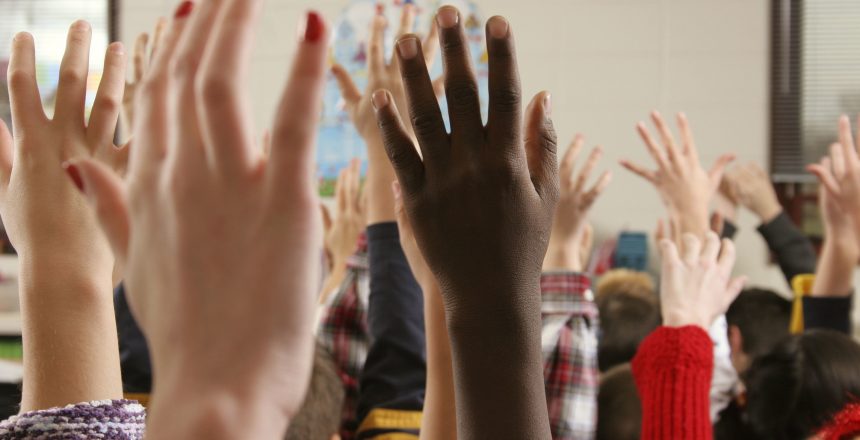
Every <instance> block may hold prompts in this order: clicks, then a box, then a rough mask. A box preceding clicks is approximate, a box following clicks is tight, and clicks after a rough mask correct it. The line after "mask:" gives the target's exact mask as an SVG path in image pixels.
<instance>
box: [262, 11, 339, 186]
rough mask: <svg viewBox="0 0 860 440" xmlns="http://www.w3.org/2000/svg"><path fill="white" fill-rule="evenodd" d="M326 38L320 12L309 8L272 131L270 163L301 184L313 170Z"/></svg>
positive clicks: (326, 32) (280, 176) (311, 176)
mask: <svg viewBox="0 0 860 440" xmlns="http://www.w3.org/2000/svg"><path fill="white" fill-rule="evenodd" d="M327 41H328V26H327V25H326V23H325V21H324V20H323V18H322V16H320V15H319V14H318V13H316V12H313V11H311V12H309V13H308V14H307V16H306V18H305V28H304V33H303V37H302V41H301V42H300V43H299V47H298V50H297V51H296V55H295V57H294V58H293V67H292V71H291V72H290V77H289V79H288V80H287V86H286V89H285V90H284V94H283V96H282V98H281V102H280V103H279V104H278V110H277V113H276V116H275V125H274V129H273V131H272V156H271V157H272V159H273V161H270V163H271V164H274V165H275V166H276V170H277V171H276V174H277V176H279V178H281V179H286V181H287V182H290V183H293V184H300V185H302V186H305V185H308V184H309V182H311V181H312V179H313V174H314V145H315V143H316V135H317V122H318V120H319V115H320V113H321V112H322V102H323V87H324V86H325V71H326V42H327ZM297 109H301V110H297Z"/></svg>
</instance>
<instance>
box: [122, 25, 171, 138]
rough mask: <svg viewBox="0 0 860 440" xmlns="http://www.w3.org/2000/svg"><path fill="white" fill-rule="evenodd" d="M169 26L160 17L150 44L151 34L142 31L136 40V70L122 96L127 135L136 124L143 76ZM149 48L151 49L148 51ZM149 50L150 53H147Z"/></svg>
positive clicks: (134, 60) (123, 118) (123, 125)
mask: <svg viewBox="0 0 860 440" xmlns="http://www.w3.org/2000/svg"><path fill="white" fill-rule="evenodd" d="M165 27H167V20H166V19H165V18H164V17H162V18H159V19H158V21H157V22H156V24H155V32H153V34H152V41H151V44H150V38H149V35H148V34H146V33H142V34H140V35H138V36H137V40H135V41H134V58H133V62H134V71H133V77H132V80H131V81H126V82H125V93H124V94H123V97H122V115H121V116H122V127H123V130H124V133H125V135H126V136H129V135H131V130H132V125H133V124H134V106H135V105H136V104H135V102H136V101H137V95H138V91H139V90H140V84H141V83H142V82H143V77H144V75H146V71H147V69H148V68H149V62H150V60H151V58H152V56H153V55H154V54H155V52H156V51H157V50H158V45H159V43H161V38H162V37H163V36H164V28H165ZM147 49H149V50H148V51H147ZM147 52H149V53H147Z"/></svg>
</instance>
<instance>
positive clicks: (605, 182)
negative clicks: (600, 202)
mask: <svg viewBox="0 0 860 440" xmlns="http://www.w3.org/2000/svg"><path fill="white" fill-rule="evenodd" d="M611 182H612V172H611V171H604V172H603V174H601V175H600V178H599V179H597V183H595V184H594V186H592V187H591V189H590V190H588V192H587V193H585V198H584V200H585V203H586V206H591V205H592V204H593V203H594V201H595V200H597V198H598V197H600V194H603V191H604V190H605V189H606V187H607V186H609V184H610V183H611Z"/></svg>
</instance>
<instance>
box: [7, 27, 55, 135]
mask: <svg viewBox="0 0 860 440" xmlns="http://www.w3.org/2000/svg"><path fill="white" fill-rule="evenodd" d="M6 78H7V80H8V82H9V102H10V105H11V109H12V126H13V127H14V129H15V134H16V136H18V137H21V136H24V135H25V133H30V132H38V131H39V130H41V127H42V125H43V124H45V123H46V122H47V120H48V118H47V117H46V116H45V112H44V110H42V98H41V96H40V95H39V87H38V85H37V84H36V46H35V43H34V42H33V36H32V35H30V34H28V33H26V32H21V33H19V34H17V35H15V38H14V39H13V40H12V53H11V55H10V59H9V71H8V73H7V76H6Z"/></svg>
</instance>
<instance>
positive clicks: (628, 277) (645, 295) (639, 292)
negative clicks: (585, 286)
mask: <svg viewBox="0 0 860 440" xmlns="http://www.w3.org/2000/svg"><path fill="white" fill-rule="evenodd" d="M616 293H626V294H629V295H632V296H637V297H640V298H642V299H645V300H649V301H655V302H656V301H657V292H656V290H655V289H654V279H653V278H651V275H649V274H647V273H645V272H639V271H635V270H630V269H612V270H610V271H608V272H606V273H605V274H603V275H602V276H601V277H600V280H599V281H598V282H597V288H596V292H595V295H594V296H595V300H596V301H598V302H599V301H600V298H601V297H603V296H605V295H612V294H616Z"/></svg>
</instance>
